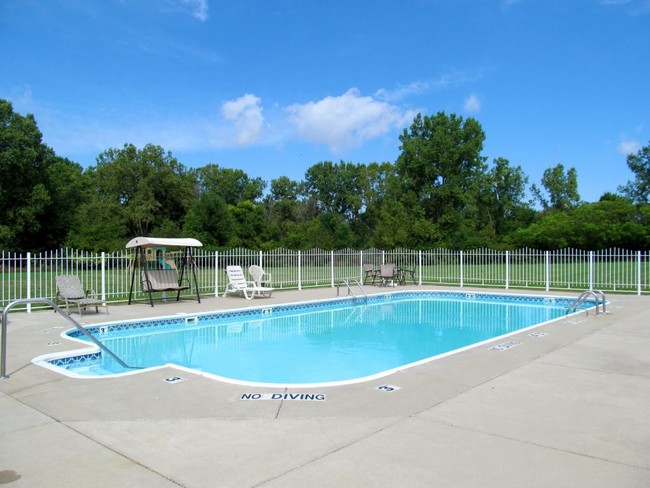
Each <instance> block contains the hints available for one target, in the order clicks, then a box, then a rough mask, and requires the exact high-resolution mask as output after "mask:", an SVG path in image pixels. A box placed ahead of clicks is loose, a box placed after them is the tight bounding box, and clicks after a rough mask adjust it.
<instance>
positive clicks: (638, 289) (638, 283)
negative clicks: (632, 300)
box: [636, 251, 641, 295]
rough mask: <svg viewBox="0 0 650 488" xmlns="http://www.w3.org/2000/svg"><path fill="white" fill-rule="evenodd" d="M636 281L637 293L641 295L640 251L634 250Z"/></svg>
mask: <svg viewBox="0 0 650 488" xmlns="http://www.w3.org/2000/svg"><path fill="white" fill-rule="evenodd" d="M636 282H637V291H636V293H637V295H641V251H637V252H636Z"/></svg>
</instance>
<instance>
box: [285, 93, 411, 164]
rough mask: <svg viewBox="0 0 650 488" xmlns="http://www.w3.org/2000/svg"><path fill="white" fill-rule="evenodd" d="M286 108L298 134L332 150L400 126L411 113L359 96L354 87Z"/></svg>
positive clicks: (341, 148) (350, 146)
mask: <svg viewBox="0 0 650 488" xmlns="http://www.w3.org/2000/svg"><path fill="white" fill-rule="evenodd" d="M286 111H287V113H288V114H289V121H290V123H291V124H293V126H294V127H295V128H296V130H297V131H298V134H299V135H300V136H301V137H303V138H305V139H306V140H308V141H309V142H312V143H315V144H325V145H327V146H328V147H329V148H330V150H331V151H332V152H334V153H340V152H342V151H343V150H345V149H347V148H352V147H359V146H361V145H362V144H363V143H365V142H366V141H368V140H370V139H374V138H376V137H379V136H381V135H383V134H386V133H388V132H389V131H391V130H393V129H395V128H400V127H404V125H405V124H408V123H409V122H411V121H412V119H413V117H414V116H415V112H413V111H408V110H407V111H404V110H402V109H400V108H399V107H397V106H395V105H391V104H389V103H386V102H382V101H379V100H377V99H375V98H373V97H369V96H365V97H364V96H361V94H360V93H359V90H357V89H356V88H351V89H350V90H348V91H347V92H345V93H344V94H343V95H341V96H338V97H326V98H323V99H322V100H318V101H316V102H308V103H305V104H293V105H290V106H288V107H287V108H286Z"/></svg>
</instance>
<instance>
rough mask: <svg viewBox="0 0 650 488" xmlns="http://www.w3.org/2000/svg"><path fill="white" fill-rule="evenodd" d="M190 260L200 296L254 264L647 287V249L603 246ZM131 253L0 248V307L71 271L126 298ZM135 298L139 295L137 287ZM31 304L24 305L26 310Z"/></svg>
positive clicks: (273, 253)
mask: <svg viewBox="0 0 650 488" xmlns="http://www.w3.org/2000/svg"><path fill="white" fill-rule="evenodd" d="M194 259H195V262H196V265H197V278H198V284H199V292H200V293H201V295H212V296H217V295H219V294H220V293H221V292H223V290H224V288H225V285H226V283H227V278H226V275H225V269H226V266H227V265H230V264H238V265H240V266H242V268H244V270H245V271H247V270H248V267H249V266H250V265H252V264H256V265H259V266H262V268H264V270H265V271H267V272H269V273H271V275H272V276H273V286H274V288H276V289H303V288H310V287H324V286H326V287H334V286H336V284H337V283H340V282H341V281H342V280H352V279H357V280H359V281H361V282H362V281H363V277H364V272H363V267H364V264H372V265H374V266H375V267H379V266H380V265H382V264H386V263H395V264H397V265H398V266H399V267H400V268H402V269H408V270H414V277H415V279H416V282H417V283H418V284H433V285H451V286H460V287H463V286H489V287H496V288H505V289H509V288H534V289H542V290H551V289H555V290H585V289H600V290H604V291H608V292H611V291H615V292H624V293H636V294H639V295H641V294H642V293H648V292H650V251H628V250H623V249H608V250H601V251H581V250H575V249H562V250H558V251H541V250H536V249H517V250H513V251H497V250H494V249H474V250H467V251H457V250H451V249H440V248H438V249H429V250H410V249H392V250H381V249H365V250H353V249H343V250H338V251H327V250H323V249H310V250H306V251H296V250H290V249H273V250H268V251H252V250H249V249H241V248H239V249H230V250H226V251H206V250H203V249H196V252H195V255H194ZM132 261H133V254H132V252H131V250H129V251H127V250H122V251H118V252H113V253H108V252H101V253H94V252H89V251H81V250H76V249H59V250H55V251H47V252H41V253H29V252H26V253H12V252H7V251H0V307H3V306H6V304H8V303H10V302H12V301H15V300H21V299H29V298H46V299H51V300H53V299H55V298H56V285H55V277H56V276H57V275H60V274H75V275H77V276H79V277H80V279H81V281H82V283H83V285H84V287H85V288H86V289H93V290H95V291H96V292H97V294H98V295H99V296H101V299H102V300H103V301H107V302H112V303H116V302H121V301H126V300H127V298H128V292H129V277H130V266H131V265H132ZM135 298H136V299H139V298H144V295H143V294H142V293H141V291H140V290H138V291H137V293H136V297H135ZM30 307H31V304H27V305H26V308H27V310H30Z"/></svg>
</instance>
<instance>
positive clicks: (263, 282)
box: [248, 264, 273, 288]
mask: <svg viewBox="0 0 650 488" xmlns="http://www.w3.org/2000/svg"><path fill="white" fill-rule="evenodd" d="M248 272H249V273H250V275H251V277H252V278H253V283H255V285H256V286H258V287H260V288H263V287H267V288H272V287H273V277H272V276H271V275H270V273H267V272H266V271H264V270H263V269H262V267H261V266H257V265H255V264H254V265H252V266H251V267H250V268H248Z"/></svg>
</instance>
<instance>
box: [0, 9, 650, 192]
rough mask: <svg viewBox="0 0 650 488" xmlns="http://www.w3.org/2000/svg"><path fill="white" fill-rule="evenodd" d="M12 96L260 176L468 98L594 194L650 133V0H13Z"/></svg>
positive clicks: (93, 138) (517, 149)
mask: <svg viewBox="0 0 650 488" xmlns="http://www.w3.org/2000/svg"><path fill="white" fill-rule="evenodd" d="M0 44H1V45H2V51H3V54H2V63H1V64H0V66H2V73H1V76H0V98H5V99H8V100H10V101H11V102H12V103H13V105H14V110H15V111H17V112H19V113H21V114H25V113H33V114H34V115H35V117H36V120H37V122H38V124H39V127H40V129H41V131H42V132H43V136H44V142H45V143H46V144H48V145H49V146H51V147H52V148H53V149H54V150H55V152H56V153H57V154H58V155H60V156H65V157H68V158H69V159H71V160H73V161H75V162H78V163H80V164H81V165H83V166H84V167H86V166H89V165H94V164H95V160H96V157H97V155H98V154H100V153H101V152H102V151H104V150H106V149H108V148H112V147H118V148H119V147H122V146H123V145H124V144H125V143H133V144H135V145H136V146H138V147H142V146H144V145H145V144H147V143H153V144H157V145H160V146H162V147H163V148H165V149H166V150H168V151H171V152H172V153H173V155H174V156H175V157H176V158H177V159H178V160H179V161H180V162H181V163H183V164H184V165H185V166H187V167H198V166H202V165H204V164H206V163H216V164H218V165H220V166H222V167H228V168H239V169H242V170H244V171H245V172H246V173H247V174H248V175H249V176H251V177H261V178H263V179H264V180H266V181H267V182H270V181H271V180H272V179H273V178H277V177H279V176H289V177H291V178H292V179H295V180H302V179H303V178H304V174H305V171H306V170H307V169H308V168H309V167H310V166H312V165H314V164H316V163H318V162H320V161H333V162H339V161H341V160H342V161H346V162H353V163H370V162H383V161H389V162H394V161H395V160H396V158H397V156H398V155H399V134H400V133H401V132H402V130H403V129H404V128H407V127H408V126H409V125H410V123H411V121H412V120H413V117H414V115H415V114H416V113H418V112H421V113H423V114H429V115H433V114H435V113H437V112H439V111H444V112H447V113H456V114H458V115H462V116H463V117H474V118H476V119H477V120H478V121H479V122H480V123H481V125H482V127H483V130H484V131H485V133H486V141H485V146H484V151H483V155H484V156H486V157H488V161H489V162H490V163H491V162H492V160H493V159H494V158H497V157H504V158H507V159H508V160H510V162H511V164H513V165H520V166H522V168H523V170H524V172H525V173H526V174H527V175H528V176H529V184H532V183H536V184H538V185H539V183H540V179H541V177H542V174H543V172H544V170H545V169H547V168H550V167H553V166H555V165H557V164H558V163H562V164H564V166H565V167H566V168H572V167H573V168H576V170H577V172H578V182H579V192H580V194H581V196H582V198H583V199H584V200H586V201H596V200H598V198H599V197H600V196H601V195H602V194H603V193H604V192H606V191H612V192H615V191H616V189H617V187H618V185H621V184H624V183H626V182H627V181H628V180H629V179H631V178H632V174H631V173H630V172H629V170H628V168H627V164H626V155H627V154H629V153H631V152H632V153H634V152H636V151H637V150H638V149H639V148H640V147H641V146H645V145H648V144H650V81H649V80H650V55H648V53H649V52H650V0H401V1H398V0H330V1H325V0H321V1H318V0H237V1H230V2H225V1H221V0H2V1H0Z"/></svg>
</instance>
